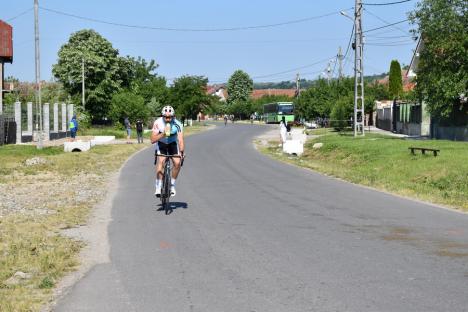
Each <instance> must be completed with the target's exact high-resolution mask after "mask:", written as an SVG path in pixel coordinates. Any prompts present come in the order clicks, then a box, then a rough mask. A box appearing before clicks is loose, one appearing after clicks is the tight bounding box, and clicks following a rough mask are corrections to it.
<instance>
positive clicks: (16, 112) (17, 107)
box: [15, 102, 22, 144]
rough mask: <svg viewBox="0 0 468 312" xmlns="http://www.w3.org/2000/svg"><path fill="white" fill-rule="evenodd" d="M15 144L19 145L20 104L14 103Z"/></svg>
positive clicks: (20, 134)
mask: <svg viewBox="0 0 468 312" xmlns="http://www.w3.org/2000/svg"><path fill="white" fill-rule="evenodd" d="M15 122H16V144H19V143H21V136H22V132H21V102H16V103H15Z"/></svg>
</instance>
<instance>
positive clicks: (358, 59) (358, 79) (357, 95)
mask: <svg viewBox="0 0 468 312" xmlns="http://www.w3.org/2000/svg"><path fill="white" fill-rule="evenodd" d="M354 10H355V11H354V29H355V32H354V119H353V122H354V136H355V137H356V136H358V135H364V119H365V114H364V67H363V61H364V59H363V58H364V55H363V53H364V43H363V40H362V10H363V7H362V0H356V4H355V6H354Z"/></svg>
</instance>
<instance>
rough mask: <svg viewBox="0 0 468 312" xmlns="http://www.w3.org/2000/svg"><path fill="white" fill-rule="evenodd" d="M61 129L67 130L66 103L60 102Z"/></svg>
mask: <svg viewBox="0 0 468 312" xmlns="http://www.w3.org/2000/svg"><path fill="white" fill-rule="evenodd" d="M62 131H63V132H67V104H65V103H62Z"/></svg>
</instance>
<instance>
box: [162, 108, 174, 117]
mask: <svg viewBox="0 0 468 312" xmlns="http://www.w3.org/2000/svg"><path fill="white" fill-rule="evenodd" d="M161 114H162V115H163V116H164V117H166V116H167V117H173V116H174V114H175V111H174V108H172V106H169V105H168V106H164V107H163V109H162V111H161Z"/></svg>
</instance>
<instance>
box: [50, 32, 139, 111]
mask: <svg viewBox="0 0 468 312" xmlns="http://www.w3.org/2000/svg"><path fill="white" fill-rule="evenodd" d="M83 61H84V63H85V75H86V110H87V111H89V112H90V113H91V116H92V118H93V119H101V118H103V117H105V116H106V115H107V114H108V112H109V105H110V101H111V98H112V95H113V94H114V93H115V92H117V91H118V90H119V89H120V88H121V86H128V85H129V84H130V77H131V76H132V73H131V71H132V66H131V64H130V63H129V62H128V60H126V59H123V58H120V57H119V56H118V51H117V49H114V48H113V47H112V44H111V43H110V42H109V41H107V40H106V39H105V38H103V37H102V36H101V35H100V34H98V33H97V32H96V31H94V30H88V29H86V30H80V31H78V32H75V33H73V34H72V35H71V36H70V38H69V40H68V42H67V43H66V44H64V45H63V46H62V47H61V48H60V50H59V52H58V62H57V64H55V65H53V67H52V72H53V74H54V76H55V77H56V78H57V79H58V80H59V81H60V82H61V83H62V85H63V87H64V88H65V90H66V91H67V92H68V93H69V94H70V95H72V96H73V97H75V98H78V97H79V96H81V71H82V70H81V68H82V62H83Z"/></svg>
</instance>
